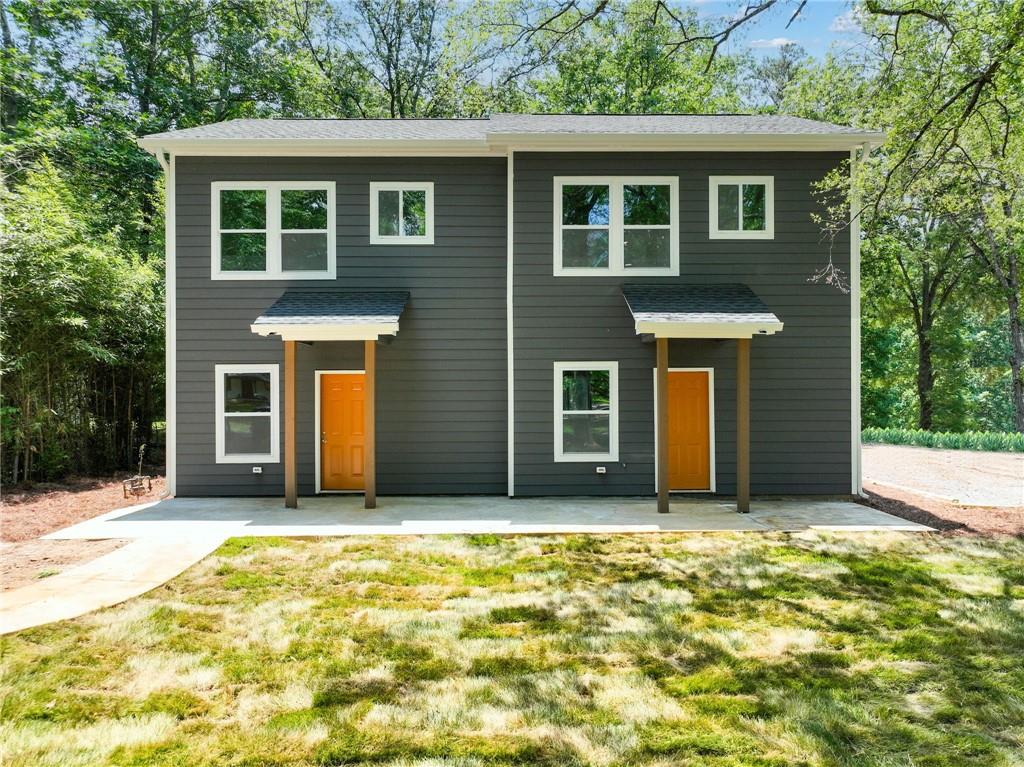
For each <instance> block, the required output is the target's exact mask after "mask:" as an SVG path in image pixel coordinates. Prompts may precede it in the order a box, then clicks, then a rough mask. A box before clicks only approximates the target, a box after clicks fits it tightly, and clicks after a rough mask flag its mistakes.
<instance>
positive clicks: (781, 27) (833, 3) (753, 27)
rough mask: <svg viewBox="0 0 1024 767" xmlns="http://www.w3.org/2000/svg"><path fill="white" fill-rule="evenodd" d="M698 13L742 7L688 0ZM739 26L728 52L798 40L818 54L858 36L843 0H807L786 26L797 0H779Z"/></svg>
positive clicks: (719, 14)
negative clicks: (793, 0) (776, 4)
mask: <svg viewBox="0 0 1024 767" xmlns="http://www.w3.org/2000/svg"><path fill="white" fill-rule="evenodd" d="M690 5H692V6H694V7H695V8H696V10H697V12H698V13H699V14H701V15H702V16H706V17H711V18H717V19H721V18H723V17H724V18H729V17H732V16H733V15H734V14H735V13H736V12H737V10H739V9H742V8H743V6H744V5H745V3H744V2H742V1H741V2H721V1H720V0H690ZM780 5H781V7H779V8H772V9H770V10H768V11H765V12H764V13H762V14H760V15H759V16H757V17H756V18H755V19H753V20H751V21H750V22H748V23H747V24H744V25H743V26H742V27H740V29H739V30H737V32H736V33H735V35H736V37H735V38H734V39H730V41H729V43H728V45H727V50H728V51H729V52H730V53H740V52H742V51H749V52H750V53H752V54H754V55H755V56H758V55H770V54H772V53H773V52H775V51H776V50H777V49H778V48H780V47H781V46H783V45H785V44H786V43H788V42H795V43H798V44H800V45H801V46H802V47H803V48H804V49H805V50H806V51H807V52H808V53H809V54H811V55H812V56H814V57H816V58H822V57H823V56H824V55H825V54H826V53H827V52H828V50H829V47H830V46H831V45H832V44H833V43H835V44H837V46H839V47H840V49H845V48H849V47H851V46H854V45H856V44H857V43H858V41H859V40H861V39H862V36H861V33H860V32H858V30H857V27H856V24H855V22H854V19H853V12H852V10H851V5H850V4H849V3H847V2H844V1H843V0H809V2H808V3H807V5H805V6H804V8H803V10H801V11H800V15H799V16H797V18H796V20H795V21H793V23H792V24H790V25H789V27H788V28H787V27H786V24H787V22H789V19H790V17H791V16H792V15H793V11H794V10H796V8H797V6H798V3H797V2H792V3H782V4H780Z"/></svg>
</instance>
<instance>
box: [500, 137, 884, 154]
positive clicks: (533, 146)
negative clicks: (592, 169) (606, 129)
mask: <svg viewBox="0 0 1024 767" xmlns="http://www.w3.org/2000/svg"><path fill="white" fill-rule="evenodd" d="M487 136H488V140H489V142H490V144H491V146H495V147H496V146H504V147H506V148H507V149H508V150H515V151H576V152H623V151H627V152H628V151H638V150H642V151H645V152H683V151H685V152H720V151H729V152H764V151H780V152H781V151H785V152H823V151H830V150H834V151H849V150H850V148H851V147H855V146H857V147H859V146H862V145H864V144H865V143H867V144H870V145H871V146H879V145H880V144H881V143H882V142H883V141H884V140H885V134H884V133H858V134H831V133H820V134H818V133H808V134H788V135H787V134H778V133H764V134H735V133H733V134H727V133H708V134H701V135H693V134H677V135H671V134H664V133H662V134H636V133H622V134H613V133H594V134H581V133H551V134H524V133H489V134H487Z"/></svg>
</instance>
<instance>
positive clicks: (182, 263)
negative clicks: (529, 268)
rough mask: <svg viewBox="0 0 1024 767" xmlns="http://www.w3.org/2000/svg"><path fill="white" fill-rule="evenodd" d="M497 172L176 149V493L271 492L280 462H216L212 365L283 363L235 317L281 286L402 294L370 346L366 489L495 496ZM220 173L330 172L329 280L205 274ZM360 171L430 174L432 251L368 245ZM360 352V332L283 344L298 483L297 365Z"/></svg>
mask: <svg viewBox="0 0 1024 767" xmlns="http://www.w3.org/2000/svg"><path fill="white" fill-rule="evenodd" d="M505 179H506V175H505V160H504V159H489V158H472V159H470V158H466V159H462V158H460V159H434V158H412V159H398V158H378V159H351V158H288V159H283V158H258V159H256V158H188V157H180V158H178V159H177V193H178V198H177V279H178V282H177V295H176V307H177V313H178V329H177V343H178V348H177V365H178V371H177V382H176V383H177V387H178V405H177V408H178V437H177V440H178V448H177V456H178V493H179V494H180V495H278V494H282V493H283V487H284V479H283V464H280V463H278V464H264V465H263V474H262V475H253V474H252V466H251V465H250V464H218V463H216V460H215V451H214V428H215V424H214V372H213V371H214V365H216V364H223V363H261V362H266V363H276V364H279V365H281V364H283V350H282V343H281V341H280V339H278V338H276V337H275V338H261V337H259V336H256V335H254V334H253V333H251V332H250V330H249V325H250V323H251V322H252V320H253V319H254V318H255V317H256V316H257V315H258V314H260V313H261V312H262V311H263V310H264V309H266V308H267V307H268V306H269V305H270V304H272V303H273V302H274V301H275V300H276V299H277V298H278V297H279V296H280V295H281V293H282V292H283V291H284V289H285V288H288V287H302V288H304V289H309V290H332V289H339V288H343V289H368V290H408V291H409V292H410V293H411V299H410V302H409V306H408V307H407V308H406V311H405V313H404V314H403V315H402V318H401V321H400V328H401V329H400V330H399V333H398V336H397V337H395V338H394V339H393V340H391V341H390V342H388V343H382V344H380V345H379V346H378V349H377V367H378V377H377V398H378V399H377V477H378V481H377V488H378V492H380V493H382V494H387V493H503V492H504V491H505V478H506V455H505V453H506V420H505V413H506V393H507V380H506V364H507V360H506V355H505V335H506V332H505V262H506V237H505V218H506V204H505V188H506V183H505ZM228 180H270V181H273V180H327V181H334V182H335V184H336V202H337V215H336V228H337V248H338V253H337V255H338V279H337V280H336V281H335V282H329V281H323V280H313V281H306V282H303V281H272V282H267V281H216V282H214V281H212V280H211V279H210V184H211V182H213V181H228ZM371 180H372V181H387V180H398V181H417V180H424V181H433V182H434V205H435V221H434V225H435V240H434V241H435V244H434V245H432V246H393V245H375V246H370V244H369V231H370V230H369V217H370V211H369V183H370V181H371ZM362 360H363V350H362V344H361V342H339V343H317V344H313V345H312V346H309V345H303V344H300V345H299V346H298V351H297V360H296V366H297V373H298V374H297V387H296V400H297V413H296V417H297V440H298V445H297V456H298V465H299V466H298V471H299V492H300V493H303V494H309V493H312V492H314V487H315V485H314V483H315V478H316V477H315V471H316V469H315V449H316V439H317V428H316V424H315V423H314V421H315V394H314V392H315V390H314V372H313V371H314V370H317V369H360V368H362ZM282 373H283V370H282ZM281 455H282V457H283V455H284V450H283V445H282V449H281Z"/></svg>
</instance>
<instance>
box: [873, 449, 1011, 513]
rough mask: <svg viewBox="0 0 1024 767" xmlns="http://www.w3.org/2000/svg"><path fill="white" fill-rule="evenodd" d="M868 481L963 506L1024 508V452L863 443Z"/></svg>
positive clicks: (888, 488)
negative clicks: (995, 451) (941, 448)
mask: <svg viewBox="0 0 1024 767" xmlns="http://www.w3.org/2000/svg"><path fill="white" fill-rule="evenodd" d="M863 472H864V482H865V483H872V484H874V485H879V486H882V487H885V488H886V489H887V491H888V490H892V491H898V492H903V493H909V494H911V495H914V496H917V497H924V498H935V499H937V500H942V501H947V502H950V503H953V504H957V505H963V506H996V507H1006V508H1011V509H1012V508H1020V507H1024V453H989V452H982V451H975V450H936V449H934V448H928V447H908V446H904V445H865V446H864V450H863Z"/></svg>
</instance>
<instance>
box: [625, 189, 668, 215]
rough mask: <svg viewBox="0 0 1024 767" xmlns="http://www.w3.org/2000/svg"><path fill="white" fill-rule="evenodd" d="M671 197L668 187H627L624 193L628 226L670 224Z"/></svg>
mask: <svg viewBox="0 0 1024 767" xmlns="http://www.w3.org/2000/svg"><path fill="white" fill-rule="evenodd" d="M670 198H671V195H670V194H669V188H668V187H667V186H627V187H624V188H623V191H622V205H623V214H624V217H625V223H626V224H670V223H672V220H671V207H672V206H671V203H670Z"/></svg>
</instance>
